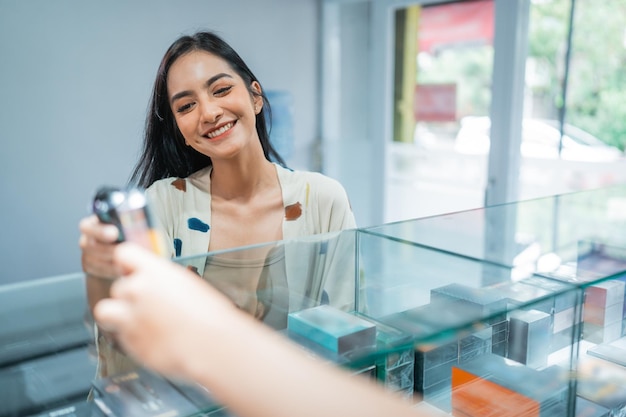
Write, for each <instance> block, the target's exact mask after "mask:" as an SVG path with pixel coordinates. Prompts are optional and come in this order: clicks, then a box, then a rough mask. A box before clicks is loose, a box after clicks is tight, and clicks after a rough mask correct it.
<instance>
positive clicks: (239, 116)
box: [167, 51, 263, 162]
mask: <svg viewBox="0 0 626 417" xmlns="http://www.w3.org/2000/svg"><path fill="white" fill-rule="evenodd" d="M249 88H252V90H254V91H256V92H258V93H260V92H261V87H260V85H259V84H258V83H257V82H256V81H255V82H253V83H252V85H251V86H247V85H245V83H244V81H243V79H242V78H241V77H240V76H239V75H238V74H237V73H236V72H235V71H234V70H233V69H232V68H231V67H230V66H229V65H228V63H227V62H226V61H225V60H223V59H222V58H220V57H218V56H216V55H213V54H210V53H208V52H205V51H193V52H190V53H188V54H185V55H183V56H181V57H180V58H178V59H177V60H176V62H174V64H172V66H171V67H170V71H169V74H168V77H167V94H168V99H169V103H170V107H171V109H172V113H173V114H174V118H175V120H176V123H177V125H178V128H179V130H180V132H181V133H182V135H183V137H184V138H185V143H186V144H187V145H188V146H191V147H192V148H194V149H195V150H196V151H198V152H200V153H202V154H204V155H206V156H208V157H210V158H211V159H212V160H213V161H214V162H215V161H216V160H219V159H228V158H232V157H233V156H235V155H237V154H238V153H239V152H240V151H241V150H242V149H244V148H245V147H246V146H248V145H249V144H251V143H254V144H258V143H259V136H258V134H257V131H256V115H257V114H258V113H259V112H260V111H261V108H262V106H263V100H262V98H261V97H260V95H259V96H257V95H252V94H251V93H250V91H249Z"/></svg>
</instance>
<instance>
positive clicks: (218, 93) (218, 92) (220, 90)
mask: <svg viewBox="0 0 626 417" xmlns="http://www.w3.org/2000/svg"><path fill="white" fill-rule="evenodd" d="M231 88H232V86H230V85H229V86H228V87H222V88H218V89H217V90H215V95H216V96H223V95H226V93H228V92H229V91H230V89H231Z"/></svg>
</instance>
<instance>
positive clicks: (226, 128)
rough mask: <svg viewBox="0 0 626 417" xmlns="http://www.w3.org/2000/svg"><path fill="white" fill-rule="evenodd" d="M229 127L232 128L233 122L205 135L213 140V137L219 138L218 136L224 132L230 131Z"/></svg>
mask: <svg viewBox="0 0 626 417" xmlns="http://www.w3.org/2000/svg"><path fill="white" fill-rule="evenodd" d="M231 127H233V122H230V123H228V124H225V125H224V126H222V127H220V128H219V129H217V130H214V131H212V132H209V133H208V134H207V136H208V137H209V138H214V137H216V136H219V135H221V134H222V133H224V132H226V131H227V130H228V129H230V128H231Z"/></svg>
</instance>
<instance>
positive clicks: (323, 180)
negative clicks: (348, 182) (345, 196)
mask: <svg viewBox="0 0 626 417" xmlns="http://www.w3.org/2000/svg"><path fill="white" fill-rule="evenodd" d="M276 166H277V170H278V173H279V177H281V182H283V183H288V184H307V183H308V184H310V185H311V186H316V187H317V186H319V187H321V188H326V187H331V188H341V189H343V186H342V185H341V183H340V182H339V181H337V180H336V179H334V178H331V177H329V176H327V175H324V174H322V173H321V172H315V171H304V170H294V169H291V168H285V167H283V166H280V165H276Z"/></svg>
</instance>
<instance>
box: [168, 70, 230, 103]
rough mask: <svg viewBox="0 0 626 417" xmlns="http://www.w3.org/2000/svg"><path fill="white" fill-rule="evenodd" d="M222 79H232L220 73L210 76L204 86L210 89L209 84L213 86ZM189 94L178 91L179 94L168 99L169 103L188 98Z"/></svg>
mask: <svg viewBox="0 0 626 417" xmlns="http://www.w3.org/2000/svg"><path fill="white" fill-rule="evenodd" d="M224 77H228V78H233V77H232V76H231V75H229V74H226V73H225V72H220V73H219V74H216V75H214V76H212V77H211V78H209V79H208V80H207V82H206V83H205V85H206V86H207V87H210V86H211V84H213V83H214V82H216V81H217V80H219V79H221V78H224ZM191 94H192V92H191V91H190V90H185V91H180V92H178V93H176V94H174V95H173V96H172V98H171V99H170V103H174V102H175V101H176V100H178V99H179V98H182V97H185V96H189V95H191Z"/></svg>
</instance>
